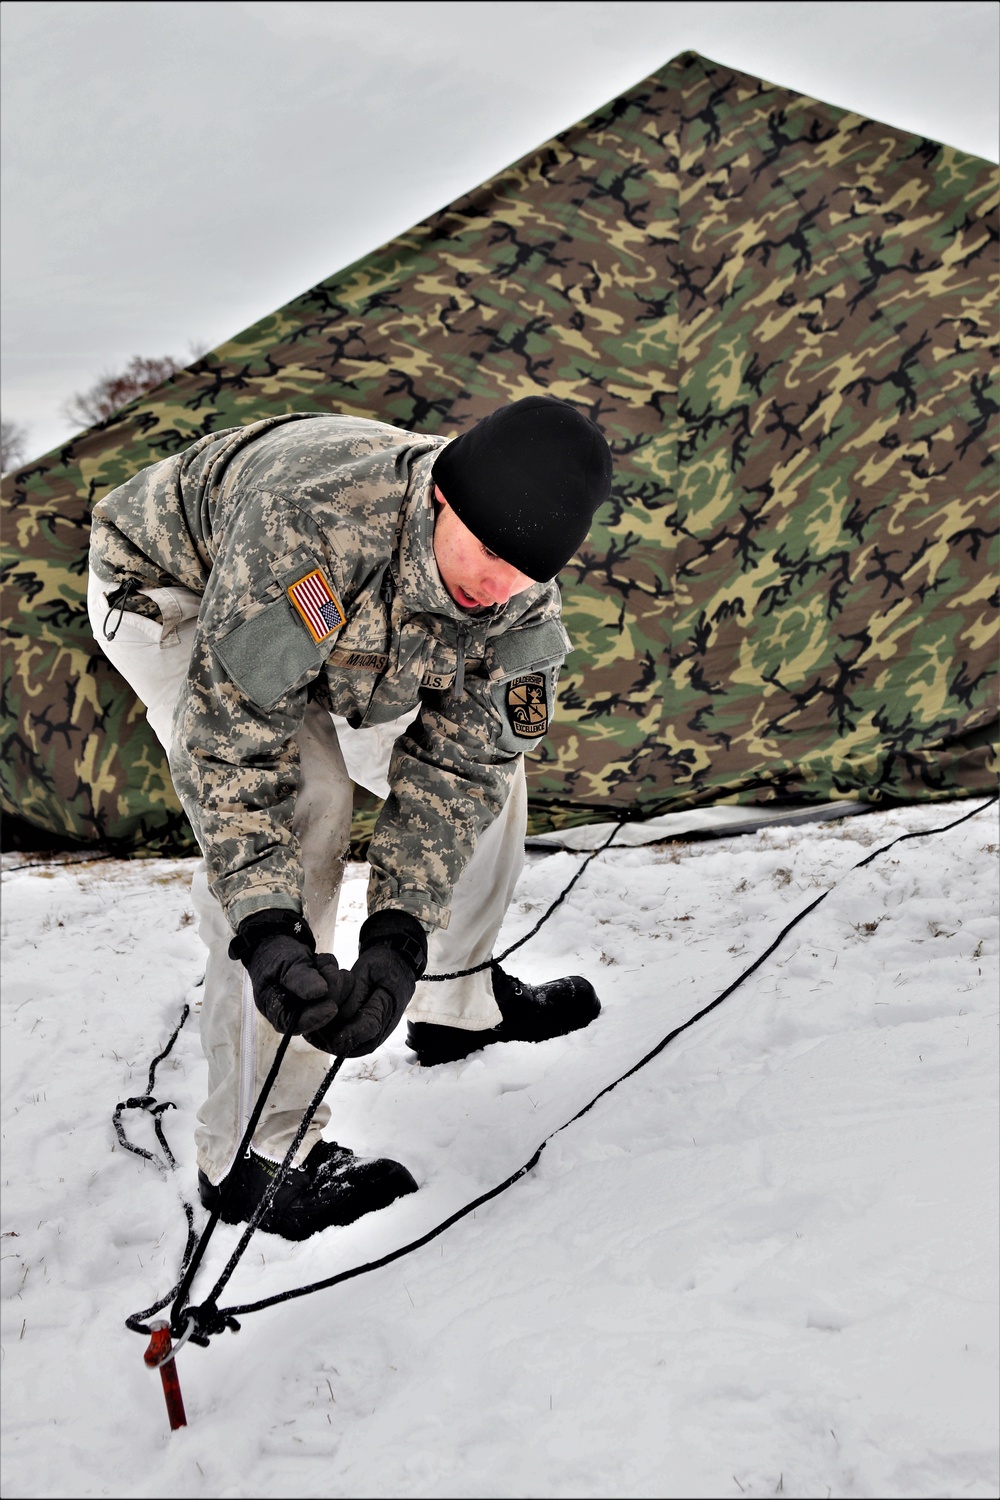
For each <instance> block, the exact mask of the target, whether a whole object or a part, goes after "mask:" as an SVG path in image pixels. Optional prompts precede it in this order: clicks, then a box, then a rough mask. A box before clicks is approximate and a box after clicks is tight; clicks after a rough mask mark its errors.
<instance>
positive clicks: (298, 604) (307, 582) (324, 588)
mask: <svg viewBox="0 0 1000 1500" xmlns="http://www.w3.org/2000/svg"><path fill="white" fill-rule="evenodd" d="M288 597H289V599H291V601H292V603H293V605H294V606H295V608H296V609H297V610H298V612H299V614H300V615H301V616H302V620H303V622H304V624H305V627H306V629H307V630H308V632H309V634H310V635H311V636H312V638H313V640H314V641H315V642H316V644H317V646H319V645H321V644H322V642H323V641H325V640H326V639H327V638H328V637H329V636H331V635H333V634H334V633H335V631H338V630H339V629H340V627H341V625H343V623H344V611H343V610H342V609H341V607H340V603H339V601H338V600H337V599H336V598H335V596H334V595H333V594H331V592H330V586H329V584H328V583H327V581H326V579H325V578H324V577H323V574H322V572H321V571H320V569H319V568H313V570H312V572H311V573H307V574H306V575H305V577H304V578H300V579H299V580H298V582H297V583H293V584H291V585H290V586H289V589H288Z"/></svg>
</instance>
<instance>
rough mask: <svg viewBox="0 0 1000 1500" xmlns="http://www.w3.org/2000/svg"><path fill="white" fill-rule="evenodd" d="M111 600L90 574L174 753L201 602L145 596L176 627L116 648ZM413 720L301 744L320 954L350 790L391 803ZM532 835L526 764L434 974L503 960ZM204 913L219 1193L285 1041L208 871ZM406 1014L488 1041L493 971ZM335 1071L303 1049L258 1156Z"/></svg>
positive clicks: (318, 1130) (421, 995) (264, 1126)
mask: <svg viewBox="0 0 1000 1500" xmlns="http://www.w3.org/2000/svg"><path fill="white" fill-rule="evenodd" d="M107 588H108V586H107V585H106V584H104V583H102V581H101V580H100V579H99V578H98V577H97V575H96V574H95V573H93V572H91V575H90V582H89V587H88V594H87V607H88V610H89V613H90V624H91V629H92V630H93V633H94V638H95V639H96V641H97V643H98V645H99V646H100V648H101V650H102V651H103V652H104V655H105V656H106V657H107V658H108V660H109V661H110V662H111V664H112V666H114V667H115V668H116V669H117V671H119V672H120V673H121V675H122V676H123V677H124V678H125V681H126V682H127V683H128V684H129V686H130V687H131V688H132V689H133V690H134V691H135V694H136V697H137V698H138V699H139V701H140V702H141V703H142V704H144V705H145V708H146V717H147V719H148V720H149V723H150V726H151V727H152V729H153V732H154V734H155V735H156V737H157V739H158V740H159V741H160V743H161V744H162V745H163V746H164V748H167V747H168V746H169V743H170V735H171V726H172V722H173V713H174V706H175V704H176V702H177V699H178V696H179V694H180V691H181V687H182V686H183V683H184V680H185V678H186V676H187V667H188V662H189V660H190V656H191V649H192V645H193V642H194V632H195V625H196V622H197V616H198V609H199V606H200V604H201V600H200V599H199V597H198V595H197V594H193V593H191V592H190V591H189V590H187V589H183V588H172V589H150V590H148V591H146V592H148V594H149V595H150V597H151V598H153V600H154V601H155V603H156V604H157V606H158V608H159V610H160V614H161V615H162V618H163V624H160V623H159V622H157V621H155V620H149V619H146V617H145V616H143V615H136V614H129V613H128V612H126V613H124V614H123V615H121V617H120V623H119V613H118V611H117V610H115V611H114V615H113V619H112V621H111V626H110V628H112V629H114V627H115V626H116V625H117V630H116V631H115V635H114V639H113V640H108V639H107V638H106V636H105V634H104V622H105V619H106V617H107V615H108V605H107V601H106V598H105V592H106V590H107ZM412 717H413V715H412V714H411V715H407V716H406V717H405V718H403V719H399V720H395V721H394V722H393V723H391V724H381V725H378V726H376V727H375V728H372V729H359V730H352V729H351V728H350V727H349V726H348V725H347V724H346V723H345V722H344V721H343V720H341V719H335V718H334V717H333V716H332V715H331V714H329V713H327V712H326V711H325V710H324V709H322V708H320V707H319V706H318V705H317V704H315V703H311V704H310V705H309V707H308V709H307V710H306V715H305V719H304V721H303V724H302V728H301V731H300V733H299V737H298V744H299V761H300V785H299V792H298V796H297V799H296V809H295V819H294V829H295V833H296V836H297V838H298V840H299V844H300V847H301V851H302V864H303V870H304V875H305V885H304V905H305V915H306V918H307V920H308V922H309V925H310V927H311V928H312V930H313V933H314V934H315V937H316V942H317V946H318V948H319V950H320V951H321V952H325V953H330V952H333V951H334V928H335V925H336V920H337V902H338V898H339V895H340V883H341V877H342V875H343V859H344V855H345V853H346V850H347V843H348V838H349V834H350V827H351V810H352V802H353V792H352V785H351V783H352V781H356V782H357V783H358V784H359V785H360V786H363V787H365V788H366V789H368V790H370V791H372V792H374V793H375V794H376V795H377V796H380V797H384V796H386V795H387V794H388V790H389V786H388V781H387V775H388V767H389V756H390V754H391V752H392V745H393V741H394V740H395V738H396V736H397V735H399V734H401V733H402V731H403V730H404V728H405V727H406V725H407V724H408V723H409V721H410V719H411V718H412ZM526 825H527V793H526V789H525V781H524V764H523V761H522V762H521V764H520V765H519V768H518V773H517V776H516V777H515V779H514V784H513V787H512V789H511V792H510V795H509V797H508V798H507V802H506V804H505V806H504V807H503V809H502V811H501V812H500V814H499V816H498V817H497V818H496V820H495V821H494V822H493V823H492V824H491V825H490V827H489V828H487V829H486V831H485V832H484V833H483V835H482V837H481V838H480V839H479V842H478V844H477V846H476V849H475V852H474V854H473V856H472V858H471V860H470V861H469V864H468V865H467V867H466V869H465V871H464V873H463V874H462V877H461V879H460V880H459V881H458V884H457V885H456V887H455V890H454V894H453V897H452V904H451V923H450V925H449V927H448V928H447V930H445V931H442V930H440V929H439V930H437V931H435V932H432V933H431V934H430V936H429V938H428V945H427V946H428V962H427V970H428V973H431V974H434V973H443V974H450V973H453V972H454V971H455V970H458V969H470V968H474V967H475V966H476V965H477V964H479V963H483V962H485V961H486V960H487V959H489V958H490V957H491V955H492V953H493V945H494V942H495V940H496V936H497V933H498V932H499V930H500V925H501V923H502V922H503V918H504V914H505V913H506V910H507V907H508V905H509V904H510V900H511V897H512V896H513V893H514V886H515V885H516V883H517V879H518V876H519V875H520V873H521V868H522V866H523V863H524V835H525V829H526ZM192 901H193V904H194V909H195V913H196V915H197V917H198V920H199V933H200V936H201V938H202V940H203V941H204V943H205V945H206V947H207V949H208V964H207V968H206V971H205V988H204V998H203V1001H202V1012H201V1041H202V1048H203V1050H204V1053H205V1056H206V1058H207V1060H208V1097H207V1098H206V1100H205V1103H204V1105H203V1106H202V1108H201V1109H200V1110H199V1111H198V1127H197V1130H196V1132H195V1137H196V1141H197V1147H198V1166H199V1167H200V1169H201V1170H202V1171H203V1172H205V1173H206V1175H207V1176H208V1178H209V1181H211V1182H213V1183H218V1182H220V1181H221V1180H222V1178H223V1177H225V1175H226V1173H227V1172H228V1171H229V1169H230V1167H231V1166H232V1163H233V1159H234V1156H235V1153H236V1147H237V1145H238V1144H239V1141H240V1139H241V1137H242V1135H243V1132H244V1130H245V1128H246V1125H247V1122H248V1121H249V1117H250V1113H251V1111H252V1109H253V1105H254V1102H255V1100H256V1098H257V1095H258V1093H259V1092H260V1088H261V1085H262V1084H263V1082H264V1079H265V1078H266V1076H267V1072H268V1069H269V1068H270V1066H271V1063H272V1062H273V1060H274V1054H275V1050H276V1048H277V1046H278V1042H279V1041H280V1036H279V1033H278V1032H276V1031H275V1030H274V1029H273V1027H272V1026H271V1025H270V1024H269V1023H268V1022H267V1020H265V1018H264V1017H263V1016H262V1015H261V1014H260V1012H259V1011H258V1010H257V1008H256V1006H255V1004H254V999H253V990H252V988H251V985H250V977H249V975H248V974H247V972H246V970H245V969H244V968H243V965H242V964H241V963H239V962H237V961H235V960H233V959H231V958H230V957H229V944H230V942H231V941H232V937H233V931H232V928H231V927H230V925H229V922H228V921H227V919H226V916H225V914H224V912H223V910H222V908H221V906H220V905H219V903H218V902H217V901H216V900H215V898H214V897H213V896H212V895H211V893H210V891H209V889H208V882H207V878H206V873H205V866H204V863H203V862H202V863H199V865H198V866H197V868H196V870H195V874H194V880H193V883H192ZM406 1014H407V1017H408V1018H409V1019H410V1020H412V1021H431V1022H434V1023H436V1024H438V1025H443V1026H456V1027H459V1028H461V1029H463V1030H467V1031H483V1030H486V1029H487V1028H488V1027H490V1026H496V1025H497V1024H498V1023H499V1021H500V1020H501V1015H500V1010H499V1007H498V1006H497V1003H496V1000H495V999H494V998H493V987H492V982H491V978H490V971H489V970H488V969H487V970H486V971H485V972H483V973H480V974H475V975H472V976H470V977H468V978H465V979H456V980H449V981H447V982H445V983H442V984H427V983H423V982H422V983H420V984H418V985H417V988H416V992H415V994H414V997H413V999H412V1000H411V1002H410V1005H409V1007H408V1009H407V1012H406ZM329 1066H330V1059H329V1058H328V1057H327V1055H326V1054H325V1053H323V1052H320V1051H318V1050H317V1048H315V1047H312V1046H310V1045H309V1043H308V1042H305V1041H303V1040H302V1038H301V1037H296V1038H294V1040H293V1041H292V1043H291V1045H290V1047H289V1049H288V1052H287V1053H286V1055H285V1060H284V1062H283V1063H282V1066H281V1070H280V1072H279V1074H278V1077H277V1079H276V1081H275V1084H274V1087H273V1088H272V1090H271V1093H270V1095H269V1097H268V1101H267V1105H266V1106H265V1109H264V1113H263V1115H262V1117H261V1120H260V1123H259V1125H258V1126H257V1130H256V1133H255V1134H254V1138H253V1145H254V1150H255V1151H257V1152H259V1153H260V1155H261V1156H264V1157H266V1158H267V1159H268V1160H271V1161H280V1160H281V1159H282V1157H283V1156H284V1154H285V1152H286V1151H287V1149H288V1147H289V1146H290V1145H291V1143H292V1139H293V1137H294V1135H295V1132H296V1130H297V1129H298V1127H299V1123H300V1122H301V1119H302V1114H303V1111H304V1110H305V1107H306V1105H307V1104H308V1103H309V1100H310V1099H311V1098H312V1096H313V1094H314V1093H315V1092H316V1089H317V1088H318V1087H319V1084H320V1082H321V1081H322V1078H323V1075H324V1073H325V1072H326V1070H327V1068H328V1067H329ZM329 1118H330V1109H329V1106H328V1105H327V1104H325V1103H324V1104H323V1105H321V1106H320V1108H319V1109H318V1110H317V1111H316V1114H315V1116H314V1118H313V1121H312V1124H311V1125H310V1128H309V1132H308V1134H307V1135H306V1137H305V1139H304V1140H303V1142H302V1145H301V1147H300V1149H299V1153H298V1156H297V1160H298V1161H300V1162H301V1161H302V1160H303V1158H304V1157H305V1156H306V1155H307V1154H308V1153H309V1151H310V1150H311V1149H312V1147H313V1146H314V1145H315V1143H316V1142H317V1141H318V1140H319V1138H320V1136H321V1134H322V1131H323V1127H324V1126H325V1125H326V1124H327V1122H328V1121H329ZM345 1144H349V1143H345Z"/></svg>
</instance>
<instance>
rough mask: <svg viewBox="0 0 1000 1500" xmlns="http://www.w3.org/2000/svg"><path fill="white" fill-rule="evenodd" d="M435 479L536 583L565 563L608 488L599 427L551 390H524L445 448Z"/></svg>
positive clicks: (457, 508) (458, 510) (465, 518)
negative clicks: (525, 392) (532, 393)
mask: <svg viewBox="0 0 1000 1500" xmlns="http://www.w3.org/2000/svg"><path fill="white" fill-rule="evenodd" d="M433 474H434V481H435V483H436V484H437V485H438V486H439V487H440V490H441V493H442V494H443V495H444V498H445V499H446V500H447V502H448V504H449V505H450V506H451V508H452V509H453V510H454V512H455V514H456V515H457V516H458V518H459V520H460V521H462V522H463V523H464V524H465V525H466V526H467V527H468V528H469V530H470V531H471V532H472V534H473V536H475V537H478V539H479V540H480V541H481V542H482V543H483V544H484V546H486V547H489V549H490V551H491V552H495V553H496V554H497V556H498V557H502V558H503V560H504V562H506V563H510V565H511V566H512V567H514V568H517V570H518V572H519V573H526V574H527V576H528V577H529V578H534V579H537V580H538V581H539V582H543V581H546V580H548V579H550V578H554V577H555V576H556V574H557V573H558V572H559V569H560V568H562V567H565V565H566V563H568V562H569V560H570V558H571V557H572V556H573V553H574V552H575V551H576V550H577V548H578V547H579V546H580V544H581V543H582V542H583V540H584V538H585V537H586V535H587V532H588V531H589V530H590V523H591V521H592V520H593V517H594V512H595V511H596V510H597V508H598V506H600V505H603V504H604V502H605V501H606V500H607V498H608V496H609V495H610V493H611V451H610V449H609V448H608V445H607V443H606V441H605V439H604V435H603V433H602V432H601V430H600V428H599V427H597V426H596V425H595V424H594V423H593V422H592V421H591V420H590V418H589V417H585V416H583V414H582V413H581V412H578V411H577V410H576V409H575V408H574V407H572V406H567V405H566V403H565V402H563V401H557V400H555V399H554V397H551V396H526V397H525V398H524V400H523V401H513V402H511V404H510V405H509V406H501V407H499V408H498V409H497V410H496V411H494V412H490V414H489V416H488V417H483V418H482V420H481V421H479V422H477V423H476V425H475V426H474V427H470V429H469V431H468V432H463V433H462V435H461V437H457V438H455V439H454V441H453V442H450V443H449V444H448V446H447V447H446V448H442V449H441V452H440V453H439V454H438V457H437V458H436V460H435V462H434V469H433Z"/></svg>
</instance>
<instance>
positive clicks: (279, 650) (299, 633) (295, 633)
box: [212, 597, 327, 709]
mask: <svg viewBox="0 0 1000 1500" xmlns="http://www.w3.org/2000/svg"><path fill="white" fill-rule="evenodd" d="M212 650H213V651H214V652H215V655H216V656H217V657H218V659H219V661H220V662H221V663H222V666H223V667H224V668H225V671H226V675H227V676H228V677H229V678H230V679H231V681H232V682H234V683H235V684H236V686H237V687H238V688H239V689H240V690H241V691H242V692H243V693H245V694H246V696H247V697H248V698H249V699H250V701H251V703H255V704H256V705H257V707H258V708H263V709H272V708H274V707H275V705H276V704H278V703H280V702H281V699H282V698H284V697H286V696H287V694H288V693H291V692H294V691H295V690H296V689H297V688H301V687H304V686H305V685H306V683H307V682H310V681H311V680H312V678H313V677H315V676H316V675H317V674H318V672H319V670H320V667H321V666H322V665H323V662H324V660H325V658H326V655H327V652H326V650H324V649H323V648H322V647H321V646H319V645H317V644H316V642H315V641H313V640H312V638H311V637H310V635H309V633H308V632H307V631H306V630H304V629H303V628H302V625H301V624H300V622H299V620H298V618H297V617H296V615H295V613H294V611H293V609H292V606H291V605H290V604H289V602H288V599H287V598H285V597H282V598H280V599H275V600H273V601H272V602H271V603H270V604H267V605H265V606H264V608H263V609H262V610H260V611H259V612H258V613H256V614H254V615H253V616H252V617H251V618H250V619H245V620H243V621H242V622H241V623H240V624H238V625H236V626H235V627H234V628H233V629H232V630H230V631H229V632H228V634H226V635H225V636H223V637H222V639H221V640H215V641H213V642H212Z"/></svg>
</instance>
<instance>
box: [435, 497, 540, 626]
mask: <svg viewBox="0 0 1000 1500" xmlns="http://www.w3.org/2000/svg"><path fill="white" fill-rule="evenodd" d="M434 498H435V500H436V501H437V503H438V507H439V509H438V513H437V520H436V522H435V525H434V558H435V561H436V562H437V566H438V572H439V573H440V574H441V579H442V582H443V583H444V586H445V588H446V589H447V590H448V592H449V594H450V595H451V597H452V598H453V599H454V601H455V603H456V604H460V605H461V606H462V608H463V609H484V608H489V607H490V606H491V605H494V604H506V603H507V601H508V600H509V599H512V598H513V597H514V595H515V594H521V593H523V592H524V590H525V589H530V588H531V587H533V585H534V582H535V580H534V579H533V578H529V577H528V575H527V574H526V573H519V572H518V571H517V569H516V568H514V567H511V565H510V563H505V562H504V561H503V559H502V558H499V557H497V555H496V553H495V552H491V551H490V550H489V548H488V547H484V546H483V544H482V542H481V541H480V540H479V538H478V537H475V536H473V534H472V532H471V531H470V530H469V528H468V527H467V526H466V525H465V524H464V523H463V522H462V521H460V520H459V519H458V516H457V515H456V514H455V512H454V511H453V510H452V508H451V506H450V505H449V504H448V502H447V500H446V499H445V498H444V496H443V495H442V493H441V491H440V490H439V489H438V488H437V487H436V486H435V489H434Z"/></svg>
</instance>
